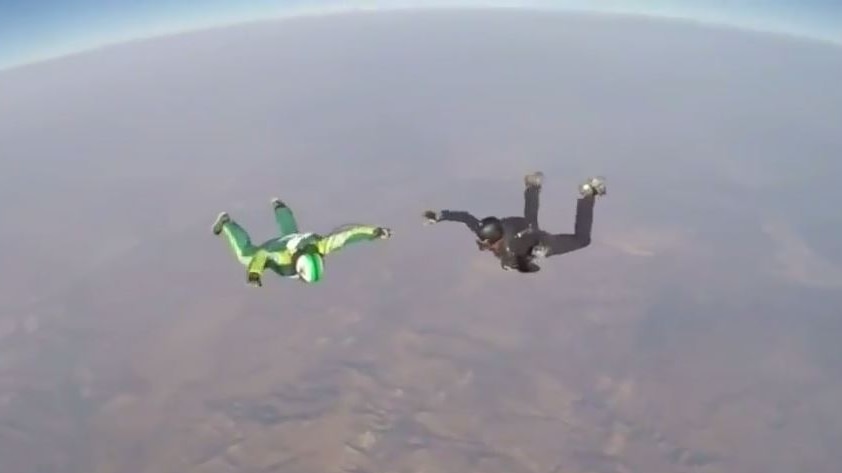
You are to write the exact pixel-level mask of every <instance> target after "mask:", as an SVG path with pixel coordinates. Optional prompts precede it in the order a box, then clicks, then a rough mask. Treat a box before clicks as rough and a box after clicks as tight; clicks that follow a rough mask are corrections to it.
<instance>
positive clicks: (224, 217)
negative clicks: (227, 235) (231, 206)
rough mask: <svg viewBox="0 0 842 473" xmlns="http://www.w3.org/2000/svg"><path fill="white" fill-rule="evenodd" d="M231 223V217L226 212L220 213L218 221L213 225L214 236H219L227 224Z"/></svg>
mask: <svg viewBox="0 0 842 473" xmlns="http://www.w3.org/2000/svg"><path fill="white" fill-rule="evenodd" d="M230 221H231V217H230V216H228V213H226V212H220V213H219V215H218V216H217V217H216V221H215V222H214V223H213V234H214V235H219V234H220V233H222V227H224V226H225V224H226V223H228V222H230Z"/></svg>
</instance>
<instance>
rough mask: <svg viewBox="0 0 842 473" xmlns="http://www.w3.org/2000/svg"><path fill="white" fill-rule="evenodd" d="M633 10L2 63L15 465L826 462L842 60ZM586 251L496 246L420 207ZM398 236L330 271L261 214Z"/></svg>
mask: <svg viewBox="0 0 842 473" xmlns="http://www.w3.org/2000/svg"><path fill="white" fill-rule="evenodd" d="M839 53H840V51H839V49H834V48H833V47H830V46H825V45H819V44H812V43H807V42H797V41H795V40H789V39H787V38H783V37H775V36H767V35H760V34H749V33H741V32H735V31H730V30H716V29H702V28H699V27H696V26H692V25H688V24H683V23H672V22H656V21H644V20H630V19H626V18H621V17H600V16H596V17H590V16H571V15H554V14H543V13H541V14H539V13H517V14H515V13H511V12H510V13H506V14H502V13H482V12H473V13H460V12H447V13H444V12H439V13H420V12H414V13H410V12H404V13H389V14H385V13H381V14H369V15H345V16H337V17H329V18H322V19H300V20H287V21H283V22H274V23H261V24H254V25H247V26H243V27H237V28H232V29H226V30H218V31H208V32H203V33H197V34H190V35H184V36H178V37H172V38H164V39H159V40H154V41H147V42H138V43H133V44H127V45H122V46H118V47H111V48H106V49H103V50H100V51H95V52H92V53H87V54H84V55H79V56H71V57H67V58H65V59H61V60H56V61H53V62H48V63H43V64H39V65H33V66H28V67H24V68H19V69H15V70H10V71H6V72H4V73H3V74H0V215H2V216H3V217H4V223H3V224H2V226H0V261H2V262H0V267H2V271H0V471H2V473H225V472H230V473H234V472H236V473H258V472H259V473H270V472H290V473H298V472H300V473H320V472H324V473H331V472H348V473H351V472H355V473H363V472H367V473H375V472H376V473H387V472H395V473H403V472H406V473H422V472H427V473H433V472H435V473H467V472H477V473H520V472H524V473H691V472H693V473H793V472H805V473H806V472H810V473H836V472H838V471H840V467H842V452H840V449H839V447H838V446H839V445H841V444H842V410H840V409H839V406H840V405H841V404H840V403H842V345H840V344H839V340H840V337H842V312H840V308H841V307H842V290H840V289H842V243H840V241H842V239H840V238H839V235H840V232H842V218H840V216H839V212H838V211H837V210H836V209H835V203H836V202H838V201H839V200H840V197H842V195H840V193H839V191H838V188H837V186H836V184H837V183H836V181H837V180H838V176H840V175H842V161H840V159H839V157H840V156H842V130H840V124H842V90H840V89H839V87H838V86H837V85H838V84H839V83H840V81H842V55H840V54H839ZM535 169H540V170H543V171H544V173H545V175H546V180H545V188H544V190H543V192H542V204H541V213H540V218H541V222H542V225H543V226H544V227H545V228H551V229H557V230H558V231H572V226H573V210H574V208H575V199H576V186H577V184H578V183H579V182H580V181H581V180H582V179H583V178H585V177H587V176H589V175H591V174H602V175H605V176H607V178H608V189H609V190H608V195H607V196H606V197H605V198H603V199H601V200H600V201H599V202H598V203H597V208H596V218H595V225H594V241H593V244H592V245H591V246H590V247H589V248H587V249H585V250H582V251H580V252H576V253H572V254H569V255H566V256H563V257H559V258H554V259H551V260H549V261H546V262H544V263H543V264H542V267H543V270H542V271H541V272H540V273H538V274H535V275H518V274H514V273H512V272H504V271H501V270H500V268H499V265H498V264H497V263H496V262H495V261H494V260H493V259H491V258H490V257H489V256H488V254H485V253H480V252H478V251H477V250H476V246H475V245H474V243H473V239H472V236H471V235H470V234H469V233H468V232H467V230H466V229H465V228H464V227H460V226H459V225H444V224H442V225H438V226H433V227H424V226H422V225H421V217H420V214H421V211H422V210H424V209H427V208H434V209H437V208H451V209H465V210H470V211H472V212H474V213H475V214H477V215H480V216H485V215H490V214H497V215H507V214H516V213H518V212H521V211H522V200H521V199H522V185H523V183H522V176H523V174H524V173H526V172H529V171H532V170H535ZM273 196H278V197H281V198H282V199H284V200H285V201H286V202H287V203H288V204H289V205H290V206H291V207H292V209H293V210H294V212H295V213H296V215H297V217H298V221H299V224H300V225H301V227H302V228H303V229H305V230H312V231H326V230H328V229H330V228H332V227H334V226H336V225H338V224H341V223H347V222H366V223H375V224H383V225H387V226H390V227H391V228H393V230H394V237H393V238H392V239H391V240H389V241H385V242H377V243H370V244H361V245H358V246H355V247H353V248H349V249H347V250H345V251H343V252H341V253H338V254H336V255H335V256H332V257H331V259H330V260H329V261H328V268H327V277H326V279H325V281H323V283H321V284H319V285H317V286H305V285H303V284H299V283H296V282H293V281H286V280H280V279H276V278H272V277H270V276H269V275H267V276H266V277H265V284H264V287H262V288H253V287H248V286H247V285H246V275H245V270H244V269H243V268H242V267H240V266H239V265H238V264H237V261H236V260H235V259H234V257H233V255H232V254H231V253H230V251H229V250H228V249H227V247H226V246H225V244H224V242H223V241H222V240H221V239H219V238H218V237H214V236H213V235H212V234H211V231H210V226H211V223H212V222H213V219H214V217H215V216H216V214H217V213H218V212H219V211H222V210H227V211H229V212H230V213H231V215H232V216H233V217H234V218H236V219H237V220H238V221H240V222H241V223H242V224H243V225H244V226H245V227H246V228H247V229H248V230H249V231H250V232H251V234H252V237H253V239H255V240H261V241H262V239H268V238H270V237H271V236H272V235H273V232H274V222H273V219H272V212H271V206H270V204H269V199H270V198H271V197H273Z"/></svg>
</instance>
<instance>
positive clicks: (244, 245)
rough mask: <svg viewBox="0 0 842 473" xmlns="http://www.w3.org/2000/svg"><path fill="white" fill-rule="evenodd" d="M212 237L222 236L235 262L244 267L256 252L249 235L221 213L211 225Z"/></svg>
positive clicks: (225, 214)
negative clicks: (234, 257) (235, 259)
mask: <svg viewBox="0 0 842 473" xmlns="http://www.w3.org/2000/svg"><path fill="white" fill-rule="evenodd" d="M213 233H214V235H220V234H222V235H223V236H225V239H226V240H227V241H228V245H229V246H230V247H231V250H232V251H233V252H234V255H235V256H236V257H237V260H238V261H239V262H240V263H241V264H242V265H244V266H248V265H249V263H250V262H251V259H252V258H253V257H254V255H255V253H256V252H257V248H256V247H255V246H254V245H253V244H252V242H251V238H250V237H249V234H248V233H247V232H246V231H245V230H244V229H243V227H241V226H240V225H239V224H238V223H237V222H235V221H234V220H232V219H231V217H230V216H229V215H228V214H227V213H225V212H223V213H221V214H219V216H218V217H217V218H216V222H215V223H214V225H213Z"/></svg>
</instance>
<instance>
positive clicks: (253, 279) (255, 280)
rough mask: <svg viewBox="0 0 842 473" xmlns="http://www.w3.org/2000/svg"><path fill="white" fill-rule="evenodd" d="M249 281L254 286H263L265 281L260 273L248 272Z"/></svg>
mask: <svg viewBox="0 0 842 473" xmlns="http://www.w3.org/2000/svg"><path fill="white" fill-rule="evenodd" d="M248 283H249V284H251V285H252V286H257V287H263V282H262V281H261V280H260V273H248Z"/></svg>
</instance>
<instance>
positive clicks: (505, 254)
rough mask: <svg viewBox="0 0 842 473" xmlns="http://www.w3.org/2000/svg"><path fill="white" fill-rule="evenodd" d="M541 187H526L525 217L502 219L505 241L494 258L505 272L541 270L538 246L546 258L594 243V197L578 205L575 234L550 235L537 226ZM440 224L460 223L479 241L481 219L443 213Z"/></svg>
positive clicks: (464, 214)
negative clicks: (537, 256) (536, 254)
mask: <svg viewBox="0 0 842 473" xmlns="http://www.w3.org/2000/svg"><path fill="white" fill-rule="evenodd" d="M540 193H541V188H540V187H538V186H527V187H526V189H525V190H524V194H523V200H524V211H523V217H517V216H511V217H504V218H501V219H500V222H501V224H502V226H503V242H502V245H501V247H500V251H497V252H495V255H496V256H497V257H498V258H499V259H500V264H501V266H503V268H505V269H517V270H518V271H521V272H535V271H538V270H539V269H540V268H539V267H538V266H537V265H536V264H535V263H534V259H535V258H534V256H532V250H533V248H535V247H536V246H537V245H539V244H540V245H543V246H544V247H546V249H547V254H546V256H547V257H550V256H556V255H561V254H564V253H569V252H571V251H575V250H578V249H581V248H584V247H586V246H588V245H590V243H591V230H592V228H593V209H594V204H595V202H596V197H595V196H594V195H588V196H584V197H580V198H579V199H578V201H577V202H576V220H575V223H574V226H573V233H549V232H546V231H544V230H543V229H541V228H540V226H539V225H538V206H539V196H540ZM439 220H440V221H449V222H461V223H463V224H465V225H466V226H467V227H468V228H469V229H470V230H471V231H472V232H473V233H474V234H475V235H477V237H478V238H481V237H480V236H479V227H480V220H479V219H478V218H476V217H475V216H473V215H472V214H471V213H469V212H465V211H454V210H442V211H441V214H440V217H439Z"/></svg>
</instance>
